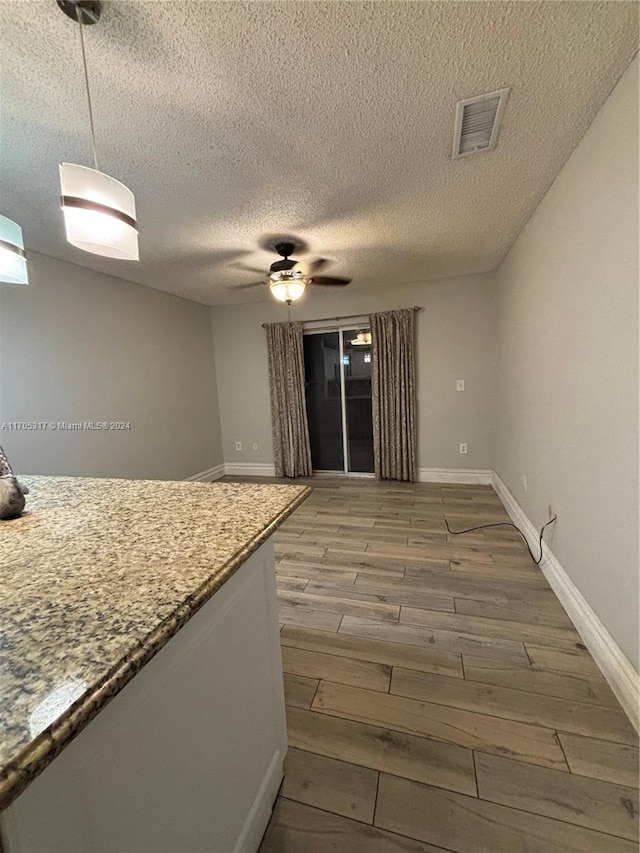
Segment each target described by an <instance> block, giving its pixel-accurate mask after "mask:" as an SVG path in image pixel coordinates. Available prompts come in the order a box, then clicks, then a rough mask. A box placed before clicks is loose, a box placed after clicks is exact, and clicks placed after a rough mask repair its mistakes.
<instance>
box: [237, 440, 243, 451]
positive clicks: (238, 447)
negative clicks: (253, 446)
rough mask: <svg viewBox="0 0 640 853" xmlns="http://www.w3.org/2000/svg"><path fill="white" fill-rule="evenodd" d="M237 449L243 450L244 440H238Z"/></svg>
mask: <svg viewBox="0 0 640 853" xmlns="http://www.w3.org/2000/svg"><path fill="white" fill-rule="evenodd" d="M236 450H242V442H241V441H236Z"/></svg>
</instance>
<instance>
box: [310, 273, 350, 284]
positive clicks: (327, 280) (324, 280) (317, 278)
mask: <svg viewBox="0 0 640 853" xmlns="http://www.w3.org/2000/svg"><path fill="white" fill-rule="evenodd" d="M310 283H311V284H321V285H324V286H326V287H345V286H346V285H347V284H351V279H350V278H332V277H331V276H326V275H314V276H313V277H312V278H311V280H310Z"/></svg>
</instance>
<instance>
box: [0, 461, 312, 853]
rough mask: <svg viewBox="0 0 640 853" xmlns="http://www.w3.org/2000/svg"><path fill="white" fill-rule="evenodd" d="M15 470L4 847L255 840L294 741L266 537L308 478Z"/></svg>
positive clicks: (4, 657)
mask: <svg viewBox="0 0 640 853" xmlns="http://www.w3.org/2000/svg"><path fill="white" fill-rule="evenodd" d="M22 479H23V481H24V482H25V483H26V484H27V485H28V486H29V488H30V490H31V493H30V495H29V498H28V502H27V507H26V512H25V514H24V515H23V516H22V517H20V518H18V519H14V520H11V521H2V522H0V589H1V592H0V619H1V621H0V696H1V697H2V699H1V703H0V810H2V814H1V815H0V833H1V835H0V837H1V839H2V845H3V847H2V849H3V853H143V852H144V853H163V851H166V853H205V851H207V853H232V851H233V853H236V851H237V853H241V851H242V853H244V851H247V852H248V851H255V850H257V847H258V845H259V842H260V837H261V835H262V832H263V830H264V828H265V827H266V824H267V822H268V819H269V814H270V810H271V806H272V803H273V800H274V799H275V796H276V793H277V790H278V786H279V784H280V781H281V778H282V760H283V758H284V753H285V751H286V727H285V716H284V700H283V689H282V673H281V661H280V647H279V635H278V618H277V599H276V592H275V573H274V557H273V546H272V542H271V535H272V534H273V532H274V531H275V530H276V529H277V527H278V526H279V525H280V524H281V523H282V522H283V521H284V520H285V519H286V518H287V517H288V516H289V515H290V514H291V512H293V510H294V509H295V508H296V507H297V506H298V505H299V504H300V503H301V502H302V501H303V500H304V499H305V497H306V496H307V494H308V493H309V489H308V488H306V487H301V486H281V485H266V484H260V485H254V484H245V483H185V482H168V481H131V480H99V479H82V478H74V477H23V478H22Z"/></svg>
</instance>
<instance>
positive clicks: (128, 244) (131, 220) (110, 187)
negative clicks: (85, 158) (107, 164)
mask: <svg viewBox="0 0 640 853" xmlns="http://www.w3.org/2000/svg"><path fill="white" fill-rule="evenodd" d="M58 6H59V7H60V8H61V9H62V11H63V12H64V13H65V15H67V16H68V17H69V18H71V19H72V20H73V21H76V22H77V24H78V30H79V33H80V50H81V52H82V69H83V71H84V82H85V86H86V90H87V108H88V113H89V128H90V130H91V145H92V148H93V165H94V167H95V168H93V169H90V168H88V167H87V166H77V165H74V164H73V163H62V164H61V165H60V186H61V193H62V198H61V201H62V212H63V214H64V225H65V229H66V232H67V240H68V241H69V242H70V243H71V245H72V246H77V247H78V248H79V249H83V250H84V251H85V252H92V253H93V254H94V255H102V256H103V257H105V258H119V259H120V260H125V261H137V260H139V257H140V256H139V254H138V225H137V222H136V204H135V199H134V197H133V193H132V192H131V190H130V189H128V188H127V187H125V185H124V184H121V183H120V181H116V179H115V178H111V177H110V176H109V175H105V174H104V172H101V171H100V167H99V166H98V153H97V149H96V134H95V127H94V123H93V106H92V103H91V89H90V87H89V73H88V71H87V56H86V53H85V48H84V27H85V26H89V25H92V24H96V23H97V22H98V21H99V20H100V14H101V6H100V0H58Z"/></svg>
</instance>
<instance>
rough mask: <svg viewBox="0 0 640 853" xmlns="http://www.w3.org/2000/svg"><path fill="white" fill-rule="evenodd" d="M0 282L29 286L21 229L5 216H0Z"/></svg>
mask: <svg viewBox="0 0 640 853" xmlns="http://www.w3.org/2000/svg"><path fill="white" fill-rule="evenodd" d="M0 282H4V283H5V284H29V276H28V275H27V256H26V254H25V251H24V240H23V239H22V228H21V227H20V226H19V225H18V223H17V222H14V221H13V220H12V219H9V218H8V217H6V216H0Z"/></svg>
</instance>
